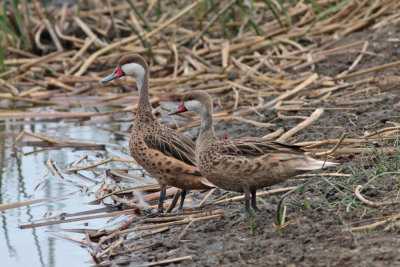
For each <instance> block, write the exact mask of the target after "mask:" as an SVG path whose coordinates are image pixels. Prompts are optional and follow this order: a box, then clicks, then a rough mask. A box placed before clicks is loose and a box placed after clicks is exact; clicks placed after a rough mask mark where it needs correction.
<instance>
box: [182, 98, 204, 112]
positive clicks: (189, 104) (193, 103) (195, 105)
mask: <svg viewBox="0 0 400 267" xmlns="http://www.w3.org/2000/svg"><path fill="white" fill-rule="evenodd" d="M185 107H186V109H187V110H192V111H196V112H200V111H201V108H202V105H201V103H200V102H199V101H197V100H190V101H185Z"/></svg>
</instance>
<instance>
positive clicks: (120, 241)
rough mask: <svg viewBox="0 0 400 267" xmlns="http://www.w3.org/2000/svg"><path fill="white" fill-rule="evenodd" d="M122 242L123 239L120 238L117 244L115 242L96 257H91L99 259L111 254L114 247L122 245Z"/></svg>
mask: <svg viewBox="0 0 400 267" xmlns="http://www.w3.org/2000/svg"><path fill="white" fill-rule="evenodd" d="M123 242H124V237H123V236H120V237H119V240H118V241H117V242H115V243H114V244H112V245H111V246H109V247H108V248H107V249H105V250H103V251H102V252H100V253H99V254H97V255H93V257H96V259H99V258H101V257H102V256H103V255H105V254H107V253H108V252H112V251H113V250H114V249H115V248H116V247H118V246H120V245H122V243H123Z"/></svg>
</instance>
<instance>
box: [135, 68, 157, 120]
mask: <svg viewBox="0 0 400 267" xmlns="http://www.w3.org/2000/svg"><path fill="white" fill-rule="evenodd" d="M136 84H137V87H138V90H139V103H138V111H137V115H136V122H139V123H148V122H152V121H155V122H157V118H156V116H154V114H153V110H152V108H151V105H150V100H149V74H148V73H147V72H146V73H145V75H144V77H143V80H142V81H140V80H137V81H136Z"/></svg>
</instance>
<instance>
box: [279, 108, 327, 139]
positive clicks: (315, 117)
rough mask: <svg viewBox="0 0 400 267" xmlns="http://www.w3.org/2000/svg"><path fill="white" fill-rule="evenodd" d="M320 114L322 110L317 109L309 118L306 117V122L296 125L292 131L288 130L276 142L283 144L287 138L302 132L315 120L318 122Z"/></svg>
mask: <svg viewBox="0 0 400 267" xmlns="http://www.w3.org/2000/svg"><path fill="white" fill-rule="evenodd" d="M322 113H324V109H322V108H318V109H316V110H315V111H314V112H313V113H312V114H311V115H310V117H308V118H307V119H306V120H304V121H302V122H301V123H299V124H297V125H296V126H295V127H293V128H292V129H290V130H289V131H287V132H286V133H284V134H283V135H282V136H281V137H279V138H278V139H277V140H276V141H278V142H285V141H286V140H287V139H288V138H289V137H291V136H292V135H294V134H295V133H297V132H299V131H301V130H303V129H304V128H306V127H307V126H309V125H310V124H312V123H313V122H315V121H316V120H318V118H319V117H320V116H321V115H322Z"/></svg>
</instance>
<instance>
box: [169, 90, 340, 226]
mask: <svg viewBox="0 0 400 267" xmlns="http://www.w3.org/2000/svg"><path fill="white" fill-rule="evenodd" d="M186 111H194V112H196V113H198V114H199V115H200V119H201V124H200V133H199V137H198V140H197V145H196V149H195V158H196V164H197V167H198V168H199V170H200V172H201V174H203V176H204V177H205V178H206V179H207V180H208V181H210V182H211V183H212V184H214V185H215V186H217V187H219V188H222V189H225V190H228V191H234V192H239V193H244V200H245V203H244V204H245V210H244V213H243V214H242V215H241V217H242V218H241V219H240V218H239V219H238V221H241V220H244V219H246V218H248V217H250V202H251V207H252V208H253V209H254V211H256V210H258V208H257V204H256V190H257V189H260V188H263V187H266V186H271V185H274V184H277V183H280V182H283V181H285V180H287V179H289V178H291V177H293V176H295V175H298V174H302V173H304V172H307V171H311V170H318V169H321V168H323V167H329V166H334V165H336V164H337V163H334V162H326V161H321V160H316V159H314V158H312V157H310V156H307V155H305V151H304V150H303V149H302V148H301V147H299V146H296V145H290V144H284V143H280V142H276V141H272V140H268V139H262V138H258V137H240V138H232V139H220V138H218V137H216V135H215V132H214V126H213V118H212V112H213V102H212V99H211V97H210V95H209V94H208V93H207V92H205V91H201V90H195V91H190V92H187V93H186V94H184V96H183V101H182V103H181V104H180V105H179V106H178V107H177V108H176V109H175V110H173V111H171V112H169V115H174V114H179V113H183V112H186ZM250 196H251V198H250Z"/></svg>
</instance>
